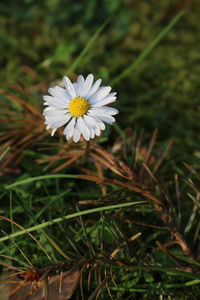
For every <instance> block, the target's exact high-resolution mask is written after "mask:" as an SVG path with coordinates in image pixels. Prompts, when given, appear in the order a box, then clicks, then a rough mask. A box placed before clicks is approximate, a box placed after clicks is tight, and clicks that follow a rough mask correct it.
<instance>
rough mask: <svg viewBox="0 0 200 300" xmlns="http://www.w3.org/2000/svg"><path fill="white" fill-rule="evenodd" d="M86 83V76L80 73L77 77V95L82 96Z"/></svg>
mask: <svg viewBox="0 0 200 300" xmlns="http://www.w3.org/2000/svg"><path fill="white" fill-rule="evenodd" d="M84 84H85V80H84V77H83V76H82V75H79V76H78V79H77V94H76V96H77V97H79V96H81V97H82V95H81V93H82V91H83V88H84Z"/></svg>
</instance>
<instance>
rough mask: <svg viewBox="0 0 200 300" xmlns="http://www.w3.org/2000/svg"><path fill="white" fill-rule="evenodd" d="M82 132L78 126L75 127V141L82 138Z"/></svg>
mask: <svg viewBox="0 0 200 300" xmlns="http://www.w3.org/2000/svg"><path fill="white" fill-rule="evenodd" d="M80 137H81V133H80V131H79V129H78V128H77V127H75V128H74V134H73V141H74V143H77V142H78V141H79V140H80Z"/></svg>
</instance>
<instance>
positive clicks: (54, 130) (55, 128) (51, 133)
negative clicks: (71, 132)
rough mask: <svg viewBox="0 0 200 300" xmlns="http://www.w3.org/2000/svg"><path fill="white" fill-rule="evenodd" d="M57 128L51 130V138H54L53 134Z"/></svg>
mask: <svg viewBox="0 0 200 300" xmlns="http://www.w3.org/2000/svg"><path fill="white" fill-rule="evenodd" d="M56 130H57V128H55V129H53V130H52V132H51V136H54V133H55V132H56Z"/></svg>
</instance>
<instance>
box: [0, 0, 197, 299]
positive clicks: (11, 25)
mask: <svg viewBox="0 0 200 300" xmlns="http://www.w3.org/2000/svg"><path fill="white" fill-rule="evenodd" d="M0 12H1V13H2V14H1V17H0V25H1V26H0V38H1V49H0V52H1V57H2V62H1V66H2V68H1V70H2V71H1V72H0V78H1V89H0V104H1V108H2V109H1V113H0V114H1V119H2V122H0V123H1V124H0V142H1V145H0V164H1V165H0V179H1V185H0V199H1V206H0V215H1V216H2V217H1V220H0V229H1V236H0V243H1V249H0V263H1V265H2V274H3V275H4V276H7V271H6V267H5V266H6V264H8V265H10V266H15V267H16V270H22V268H23V267H26V268H27V267H28V268H30V267H32V266H34V267H35V268H36V269H39V270H41V272H42V274H43V277H44V278H46V277H47V275H49V276H50V277H51V276H53V275H55V274H56V270H59V273H61V272H62V271H63V272H65V271H68V270H69V269H71V270H72V271H73V270H74V269H75V270H76V269H77V268H78V269H79V270H81V272H82V275H83V276H82V279H81V280H80V282H79V284H77V288H76V289H75V290H74V291H72V290H71V293H72V294H73V295H72V297H71V299H90V300H91V299H119V300H120V299H139V298H140V299H152V298H153V297H154V298H155V299H160V298H162V299H181V300H182V299H183V300H186V299H188V300H189V299H198V298H199V296H200V288H199V283H200V276H199V274H200V262H199V247H200V244H199V241H200V238H199V236H200V222H199V207H200V201H199V189H200V188H199V180H200V176H199V158H200V156H199V153H200V150H199V142H200V135H199V132H200V130H199V129H200V126H199V113H200V96H199V78H200V67H199V48H198V44H199V42H200V34H199V32H200V25H199V22H198V20H199V13H200V8H199V5H198V1H178V0H177V1H173V3H172V1H170V0H166V1H160V2H159V3H158V1H155V0H151V1H147V0H144V1H134V0H130V1H125V0H124V1H122V0H116V1H101V3H100V2H98V1H94V0H87V1H82V2H80V1H78V2H74V1H71V0H69V1H64V0H58V1H54V0H45V1H42V2H41V1H32V0H21V1H20V3H16V1H14V0H9V1H7V2H5V3H3V2H2V3H1V4H0ZM88 73H93V74H94V76H95V78H102V79H103V84H104V85H109V84H110V85H111V86H112V88H113V90H116V91H117V92H118V98H117V102H116V104H114V105H115V107H117V108H118V109H119V111H120V114H119V115H118V116H117V122H116V124H115V125H114V126H112V127H111V126H110V127H107V128H106V130H105V132H104V133H103V135H102V136H101V137H100V138H99V139H97V140H96V141H95V142H96V143H97V144H98V145H100V146H101V147H102V148H103V149H104V150H105V152H106V153H107V155H110V154H112V155H113V163H111V166H110V167H108V163H110V162H109V161H107V158H106V156H103V155H100V154H99V153H98V152H95V151H96V150H95V149H96V148H95V146H94V145H93V144H92V145H91V147H92V148H91V150H90V152H89V155H88V157H84V149H85V148H86V146H85V144H84V143H80V144H78V145H73V144H70V143H66V140H65V139H64V137H63V136H62V134H59V133H58V134H56V136H55V137H53V138H52V137H50V136H49V134H48V133H46V131H45V130H44V128H43V120H42V119H41V114H42V109H41V108H42V96H43V95H44V94H46V93H47V89H48V87H49V86H50V85H54V84H55V83H56V84H60V83H61V79H62V77H63V75H68V76H70V78H71V79H72V80H74V79H75V78H76V76H77V75H78V74H83V75H87V74H88ZM23 101H24V102H23ZM27 103H28V104H30V105H31V106H27ZM155 128H157V129H158V133H157V132H156V131H154V130H155ZM35 129H37V130H35ZM15 130H18V131H15ZM29 134H30V136H29ZM4 135H7V137H6V138H5V140H3V139H1V137H3V136H4ZM27 141H28V142H30V143H29V144H28V143H27V145H26V142H27ZM171 144H172V146H171V147H169V145H171ZM16 145H17V146H16ZM168 147H169V151H167V149H168ZM77 150H79V151H82V152H81V153H82V157H80V158H78V159H77V160H75V161H74V162H73V163H72V164H70V165H69V166H67V167H64V168H60V169H59V171H55V170H56V169H57V168H59V167H60V166H62V164H63V163H65V162H66V156H65V155H66V154H67V153H69V152H70V151H77ZM92 154H95V155H97V154H98V155H100V156H101V159H102V160H101V161H100V162H99V161H98V162H97V161H96V160H95V158H94V156H92ZM53 158H54V161H53V163H52V164H50V165H48V163H49V161H50V160H53ZM105 161H106V164H105ZM158 165H159V168H158V170H157V167H158ZM98 168H101V171H102V172H103V174H101V172H100V173H98ZM155 170H156V171H155ZM154 171H155V172H154ZM131 172H132V173H131ZM121 173H122V174H123V175H122V176H121V175H120V174H121ZM130 174H131V175H130ZM84 176H85V177H84ZM86 176H87V177H86ZM103 177H104V180H103V179H102V178H103ZM83 179H86V180H83ZM160 202H161V203H162V204H159V203H160ZM188 249H189V250H190V253H189V252H188ZM60 262H62V263H63V265H62V267H60V265H59V263H60ZM70 262H71V265H70ZM72 265H73V267H72ZM86 266H87V267H86ZM56 268H57V269H56ZM43 277H42V278H43ZM89 278H90V280H89ZM2 293H4V292H2V291H1V290H0V297H1V295H4V294H2Z"/></svg>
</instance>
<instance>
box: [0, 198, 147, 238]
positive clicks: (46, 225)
mask: <svg viewBox="0 0 200 300" xmlns="http://www.w3.org/2000/svg"><path fill="white" fill-rule="evenodd" d="M142 203H143V204H144V203H145V201H138V202H129V203H122V204H116V205H109V206H103V207H98V208H93V209H88V210H85V211H80V212H77V213H74V214H71V215H66V216H63V217H60V218H56V219H53V220H51V221H47V222H44V223H42V224H38V225H35V226H33V227H29V228H26V230H21V231H18V232H15V233H13V234H10V235H8V236H5V237H2V238H0V242H4V241H6V240H9V238H14V237H16V236H19V235H23V234H26V233H28V232H32V231H36V230H39V229H42V228H45V227H48V226H51V225H54V224H57V223H60V222H62V221H64V220H69V219H73V218H76V217H79V216H83V215H88V214H93V213H97V212H101V211H106V210H112V209H117V208H118V209H119V208H124V207H128V206H133V205H137V204H142ZM0 218H2V217H1V216H0Z"/></svg>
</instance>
